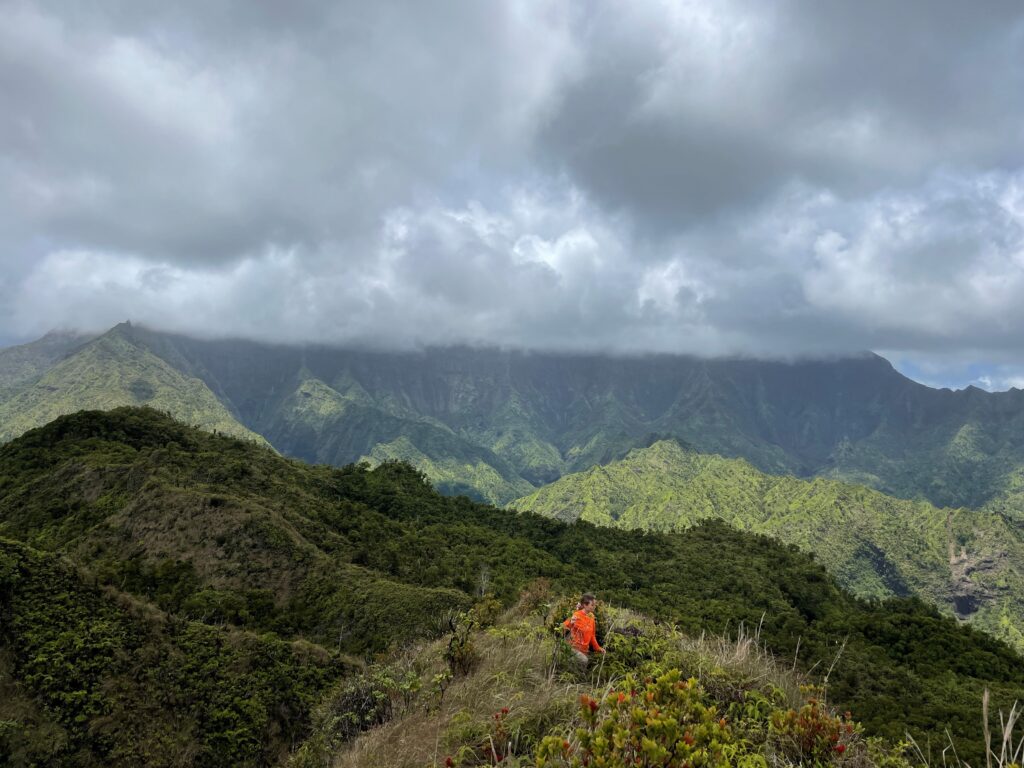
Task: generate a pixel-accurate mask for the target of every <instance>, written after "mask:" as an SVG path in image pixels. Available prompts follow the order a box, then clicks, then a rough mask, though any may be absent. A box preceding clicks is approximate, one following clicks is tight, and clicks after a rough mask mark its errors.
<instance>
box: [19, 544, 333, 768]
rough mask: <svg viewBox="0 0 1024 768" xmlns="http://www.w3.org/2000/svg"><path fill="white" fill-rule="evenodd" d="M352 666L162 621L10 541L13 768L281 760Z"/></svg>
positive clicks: (302, 650)
mask: <svg viewBox="0 0 1024 768" xmlns="http://www.w3.org/2000/svg"><path fill="white" fill-rule="evenodd" d="M345 669H346V666H345V665H344V664H343V663H342V662H341V661H340V660H339V659H338V658H337V657H336V656H332V655H331V654H328V653H326V652H325V651H323V650H322V649H319V648H316V647H315V646H312V645H310V644H308V643H293V642H286V641H284V640H281V639H279V638H277V637H274V636H267V635H258V634H253V633H250V632H244V631H240V630H236V629H230V628H216V627H212V626H209V625H207V624H201V623H199V622H194V621H185V620H183V619H181V618H178V617H175V616H173V615H166V614H164V613H162V612H160V611H157V610H156V609H154V608H152V607H151V606H147V605H145V604H140V603H138V602H136V601H135V600H133V599H129V598H128V597H126V596H124V595H121V594H119V593H117V592H115V591H112V590H109V589H107V590H101V589H99V588H98V587H97V586H94V585H90V584H88V583H85V582H83V580H82V578H81V577H80V576H79V574H78V573H77V572H76V571H75V569H74V568H72V567H70V566H69V565H67V564H66V563H64V562H62V561H61V560H60V559H59V558H57V557H56V556H54V555H49V554H43V553H40V552H37V551H34V550H32V549H29V548H27V547H25V546H24V545H21V544H17V543H14V542H12V541H8V540H3V539H0V673H2V675H0V678H3V682H0V686H3V687H6V688H7V689H8V691H7V693H8V695H6V696H2V697H0V763H2V764H4V765H81V766H84V765H97V766H99V765H103V766H108V765H123V766H134V765H147V766H163V765H167V766H171V765H182V764H194V765H264V764H268V763H274V762H277V761H279V760H280V759H281V758H282V757H283V756H284V755H285V754H287V753H288V751H289V750H291V749H292V748H293V747H294V746H295V744H296V742H297V741H298V740H299V739H301V738H302V737H304V736H305V735H306V729H307V723H308V721H309V713H310V710H311V708H312V707H313V705H314V704H315V703H316V702H317V700H318V699H319V695H320V692H321V691H322V690H324V689H325V688H326V687H327V686H328V684H329V683H332V682H333V681H334V680H335V679H337V677H338V676H339V675H342V674H344V672H345ZM7 680H13V681H16V686H11V685H10V683H8V682H7Z"/></svg>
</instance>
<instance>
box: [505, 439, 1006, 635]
mask: <svg viewBox="0 0 1024 768" xmlns="http://www.w3.org/2000/svg"><path fill="white" fill-rule="evenodd" d="M510 507H511V508H512V509H515V510H519V511H530V512H535V513H538V514H544V515H548V516H551V517H556V518H558V519H560V520H563V521H566V522H572V521H575V520H580V519H582V520H586V521H588V522H592V523H596V524H600V525H609V526H617V527H625V528H640V529H645V530H682V529H685V528H687V527H689V526H691V525H694V524H697V523H698V522H700V521H701V520H703V519H708V518H713V519H720V520H723V521H725V522H726V523H728V524H730V525H733V526H735V527H739V528H740V529H742V530H749V531H754V532H758V533H763V534H767V535H771V536H773V537H775V538H778V539H779V540H781V541H784V542H786V543H790V544H796V545H798V546H800V547H801V548H802V549H804V550H806V551H809V552H814V553H815V554H816V555H817V556H818V557H819V558H820V559H821V560H822V562H824V563H827V565H828V567H829V570H830V571H831V572H832V573H834V574H835V575H836V576H837V578H838V580H839V582H840V583H841V584H843V586H845V587H846V588H848V589H850V590H851V591H853V592H854V594H857V595H860V596H862V597H865V598H876V599H877V598H884V597H887V596H892V595H907V594H916V595H918V596H920V597H923V598H925V599H928V600H930V601H933V602H935V603H936V604H938V605H940V606H943V607H944V609H945V610H946V612H947V613H950V614H953V613H955V614H956V615H958V616H960V617H961V618H964V619H969V620H970V621H972V622H975V623H977V624H978V626H980V627H983V628H985V629H986V630H988V631H990V632H993V633H995V634H997V635H998V636H1001V637H1004V639H1006V640H1007V641H1009V642H1013V643H1014V644H1015V645H1016V646H1017V647H1018V648H1020V649H1022V650H1024V601H1022V600H1021V599H1020V596H1021V595H1024V579H1022V578H1021V575H1022V572H1024V536H1021V534H1020V531H1019V530H1017V529H1016V528H1014V527H1013V526H1012V525H1011V524H1010V523H1009V522H1008V521H1006V520H1005V519H1004V518H1003V517H1002V516H1001V515H1000V514H998V513H995V512H986V511H972V510H967V509H962V508H961V509H938V508H935V507H933V506H931V505H930V504H928V503H927V502H922V501H918V502H914V501H906V500H900V499H895V498H893V497H889V496H885V495H884V494H881V493H879V492H878V491H874V490H872V489H869V488H865V487H863V486H857V485H852V484H848V483H844V482H840V481H836V480H831V479H828V478H814V479H811V480H802V479H798V478H794V477H791V476H779V475H768V474H765V473H762V472H760V471H758V470H757V469H756V468H755V467H753V466H752V465H751V464H750V463H749V462H747V461H745V460H743V459H727V458H723V457H721V456H716V455H713V454H701V453H697V452H695V451H693V450H688V449H685V448H683V447H681V446H679V445H678V444H677V443H675V442H674V441H670V440H669V441H660V442H657V443H654V444H653V445H651V446H649V447H647V448H642V449H634V450H633V451H631V452H630V453H629V454H628V455H627V456H626V457H625V458H624V459H621V460H618V461H616V462H612V463H610V464H607V465H603V466H597V467H593V468H591V469H589V470H586V471H584V472H581V473H576V474H572V475H566V476H565V477H562V478H561V479H559V480H557V481H555V482H554V483H552V484H550V485H547V486H545V487H543V488H541V489H538V490H537V491H535V492H533V493H532V494H530V495H529V496H526V497H524V498H522V499H518V500H516V501H514V502H512V504H511V505H510Z"/></svg>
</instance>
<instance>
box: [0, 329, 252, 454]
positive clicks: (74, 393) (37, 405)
mask: <svg viewBox="0 0 1024 768" xmlns="http://www.w3.org/2000/svg"><path fill="white" fill-rule="evenodd" d="M24 378H25V377H22V379H24ZM142 404H145V405H148V406H150V407H152V408H157V409H160V410H164V411H167V412H168V413H171V414H173V415H174V416H175V417H177V418H179V419H181V420H182V421H185V422H186V423H189V424H194V425H196V426H199V427H202V428H203V429H209V430H217V431H220V432H223V433H225V434H228V435H233V436H237V437H244V438H246V439H249V440H254V441H256V442H260V443H264V444H265V442H266V441H265V440H264V439H263V438H262V437H260V436H259V435H257V434H255V433H253V432H251V431H250V430H248V429H246V428H245V427H243V426H242V425H241V424H239V423H238V421H237V420H236V419H235V418H234V417H233V416H232V415H231V413H230V412H229V411H228V409H227V408H226V407H225V406H224V405H223V404H222V403H221V402H220V401H219V400H218V399H217V398H216V396H215V395H214V394H213V393H212V392H211V391H210V390H209V388H208V387H207V386H206V385H205V384H203V382H202V381H200V380H199V379H196V378H190V377H188V376H185V375H183V374H182V373H181V372H180V371H178V370H176V369H175V368H173V367H172V366H170V365H168V364H167V363H166V362H164V361H163V360H161V359H160V358H158V357H156V356H155V355H153V354H152V353H150V352H148V351H147V350H145V349H143V348H141V347H139V346H137V345H136V344H134V343H133V341H132V339H131V337H130V329H129V330H128V332H126V329H122V328H121V327H120V326H119V327H118V328H115V329H114V330H113V331H110V332H109V333H107V334H105V335H103V336H101V337H100V338H98V339H96V340H94V341H91V342H89V343H88V344H86V345H85V346H83V347H82V348H81V349H79V350H78V351H77V352H75V353H74V354H73V355H71V356H70V357H67V358H65V359H63V360H61V361H59V362H57V363H56V364H55V365H53V366H52V367H50V368H49V369H48V370H46V372H45V373H43V374H42V375H41V376H38V377H37V378H35V380H34V381H32V382H31V383H30V384H28V385H27V386H23V387H22V388H20V389H19V390H18V391H17V393H16V394H13V395H12V396H10V397H8V398H7V399H6V400H3V401H2V402H0V442H3V441H6V440H10V439H12V438H14V437H17V436H18V435H20V434H22V433H23V432H26V431H27V430H29V429H32V428H34V427H38V426H41V425H43V424H46V423H47V422H49V421H52V420H53V419H55V418H56V417H57V416H61V415H63V414H66V413H73V412H75V411H77V410H81V409H84V408H116V407H118V406H124V405H142Z"/></svg>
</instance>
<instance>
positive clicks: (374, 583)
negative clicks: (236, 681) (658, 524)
mask: <svg viewBox="0 0 1024 768" xmlns="http://www.w3.org/2000/svg"><path fill="white" fill-rule="evenodd" d="M0 535H2V536H5V537H8V538H13V539H18V540H20V541H22V542H26V543H27V544H29V545H30V546H32V547H34V548H37V549H41V550H51V551H55V552H59V553H62V554H65V555H66V556H68V557H69V558H70V559H71V560H72V561H73V562H76V563H78V564H79V566H81V567H88V569H89V573H90V574H91V575H90V578H95V579H97V580H98V583H99V584H101V585H102V584H107V585H110V587H113V588H116V589H118V590H125V591H127V592H130V593H132V594H133V595H135V596H136V597H137V598H139V599H142V600H143V601H146V602H151V603H155V604H157V605H158V606H159V607H160V608H161V609H162V610H163V611H165V612H167V613H168V614H169V615H170V616H172V617H173V620H174V621H179V622H185V624H184V625H183V626H196V625H194V624H189V623H188V622H189V621H193V622H196V621H198V622H207V623H213V624H217V625H222V624H224V623H229V624H231V625H234V626H236V627H238V628H239V629H245V630H249V631H253V632H257V633H263V632H268V631H272V632H274V633H275V634H276V635H277V636H279V637H281V638H284V639H286V640H287V639H300V638H305V639H307V640H309V641H312V642H314V643H317V644H319V645H321V646H323V647H324V648H329V649H331V651H332V652H336V651H346V652H349V653H357V654H372V653H374V652H379V651H383V650H386V649H388V648H394V647H396V646H397V647H401V646H403V645H406V644H408V643H411V642H414V641H415V639H416V638H420V637H425V636H426V637H429V636H430V635H432V634H436V633H437V632H438V631H439V626H438V623H439V622H438V618H439V617H443V616H444V615H446V614H447V613H448V612H449V611H454V610H459V609H463V608H465V607H466V606H468V605H469V604H470V602H472V601H473V600H474V599H475V596H477V595H480V594H483V593H491V594H493V595H494V596H495V597H496V598H497V599H498V600H499V601H502V602H503V603H505V604H511V603H512V602H514V601H515V600H516V599H517V598H518V596H519V593H520V591H521V589H522V588H523V587H524V586H525V585H527V584H529V583H531V582H533V581H534V580H535V579H537V578H538V577H545V578H548V579H550V580H551V582H552V583H553V585H554V586H555V588H556V589H560V590H565V591H576V590H579V589H582V588H589V589H595V590H598V591H599V592H600V594H601V596H602V597H603V598H605V599H608V600H610V601H613V602H615V603H618V604H620V605H624V606H629V607H631V608H634V609H636V610H641V611H644V612H645V613H648V614H649V615H651V616H652V617H654V618H656V619H659V620H662V621H671V622H675V623H677V624H678V626H679V627H680V628H681V629H684V630H687V631H690V632H694V633H699V632H700V631H703V630H710V631H715V632H721V631H726V630H728V629H729V628H733V629H735V627H737V625H738V624H739V623H740V622H744V623H746V625H747V626H758V625H760V626H761V636H762V638H763V640H764V641H765V642H767V643H768V645H769V646H770V647H771V648H772V649H773V650H774V651H776V652H777V653H778V654H780V655H782V656H783V657H786V658H790V659H793V658H794V656H796V659H797V664H798V665H800V666H805V667H808V668H809V667H811V666H813V665H815V664H816V663H817V664H819V668H827V666H828V665H829V664H831V663H832V661H833V660H835V658H836V656H837V652H838V649H839V647H840V645H841V644H842V643H843V641H844V640H845V643H846V644H845V648H844V649H843V651H842V653H841V655H839V658H838V661H837V662H836V664H835V668H834V670H833V672H832V675H831V678H830V689H831V691H832V694H831V695H832V696H833V698H834V700H835V701H836V702H837V703H839V704H840V705H843V706H847V707H849V708H851V709H853V710H854V711H855V712H856V713H857V716H858V717H859V718H860V719H861V720H862V721H863V722H864V725H865V728H866V729H867V731H868V732H869V733H873V734H877V735H884V736H888V737H890V738H894V739H898V738H901V737H902V735H903V732H904V730H905V729H907V728H909V729H911V730H912V731H913V732H914V733H916V734H919V735H920V734H929V733H930V734H937V732H938V731H941V729H942V728H943V727H945V726H946V725H948V727H949V728H950V730H951V731H952V733H953V734H954V735H955V736H956V737H957V738H959V739H962V744H963V750H964V751H965V752H966V753H967V754H977V753H978V751H979V749H980V742H979V738H978V733H977V728H976V727H975V723H976V721H977V707H978V701H979V699H980V695H981V691H982V689H983V688H985V687H988V688H990V689H991V690H992V691H993V697H994V702H995V704H996V705H997V706H1008V703H1009V700H1010V699H1012V698H1013V697H1014V696H1016V695H1019V692H1020V690H1021V689H1022V687H1024V663H1022V661H1021V659H1020V657H1019V656H1017V655H1016V654H1014V653H1013V652H1012V651H1011V650H1010V649H1009V648H1007V647H1006V646H1005V645H1002V644H1000V643H997V642H996V641H994V640H992V639H990V638H988V637H986V636H985V635H983V634H980V633H978V632H976V631H974V630H972V629H970V628H969V627H963V626H958V625H957V624H956V623H955V622H954V621H953V620H951V619H948V618H945V617H942V616H940V615H939V614H938V613H937V612H936V611H935V610H934V609H933V608H930V607H928V606H926V605H925V604H924V603H922V602H920V601H918V600H915V599H903V600H896V601H888V602H885V603H870V602H864V601H861V600H858V599H856V598H854V597H852V596H850V595H849V594H848V593H846V592H844V591H842V590H840V589H839V588H838V587H837V586H836V584H835V582H834V581H833V580H832V579H831V577H829V576H828V574H827V573H826V572H825V571H824V569H823V568H821V566H819V565H818V564H817V563H815V562H814V561H813V560H812V559H811V558H810V557H809V556H807V555H805V554H803V553H801V552H800V551H799V550H797V549H796V548H795V547H787V546H784V545H780V544H779V543H777V542H776V541H774V540H772V539H770V538H767V537H763V536H758V535H753V534H750V533H744V532H740V531H736V530H734V529H731V528H729V527H727V526H725V525H724V524H722V523H720V522H708V523H704V524H702V525H699V526H696V527H694V528H692V529H690V530H687V531H685V532H683V533H678V534H665V533H645V532H642V531H629V530H618V529H610V528H599V527H596V526H592V525H589V524H587V523H578V524H575V525H567V524H565V523H561V522H558V521H555V520H551V519H548V518H544V517H541V516H537V515H532V514H522V515H511V514H509V513H508V512H507V511H504V510H500V509H495V508H493V507H488V506H485V505H481V504H477V503H474V502H473V501H471V500H469V499H467V498H464V497H456V498H452V497H445V496H442V495H439V494H437V493H436V492H434V491H433V490H432V489H431V488H430V487H429V485H427V484H426V483H425V482H424V479H423V477H422V475H420V474H419V473H417V472H416V471H415V470H413V469H411V468H410V467H408V466H406V465H402V464H395V463H384V464H381V465H380V466H378V467H376V468H374V469H370V468H368V467H365V466H362V467H361V466H349V467H345V468H342V469H332V468H329V467H325V466H308V465H304V464H301V463H299V462H296V461H293V460H288V459H285V458H282V457H280V456H278V455H277V454H275V453H273V452H272V451H269V450H267V449H265V448H261V447H259V446H257V445H255V444H252V443H249V442H246V441H244V440H239V439H232V438H227V437H220V436H216V435H212V434H209V433H205V432H202V431H199V430H196V429H193V428H189V427H185V426H183V425H182V424H180V423H177V422H175V421H173V420H171V419H170V418H168V417H166V416H163V415H161V414H159V413H157V412H154V411H151V410H148V409H141V410H139V409H118V410H115V411H112V412H82V413H78V414H74V415H71V416H66V417H62V418H60V419H58V420H57V421H55V422H53V423H52V424H50V425H48V426H46V427H44V428H42V429H37V430H33V431H30V432H29V433H27V434H25V435H24V436H23V437H21V438H19V439H18V440H15V441H13V442H11V443H9V444H7V445H5V446H3V447H0ZM44 581H46V582H47V583H49V581H52V580H44ZM13 588H14V590H15V593H14V595H13V597H10V598H5V599H6V600H7V603H5V605H10V604H14V605H22V606H29V607H31V606H35V605H36V604H37V603H38V602H40V601H39V600H37V599H28V600H25V601H22V602H19V601H21V600H22V596H19V594H18V593H17V590H18V589H20V587H18V583H17V582H15V584H14V587H13ZM54 589H56V590H57V591H58V592H61V591H63V590H65V589H66V588H65V587H62V586H61V585H60V584H56V585H55V586H54ZM8 594H10V593H8ZM68 594H69V597H68V598H67V602H69V604H72V605H73V604H76V603H77V602H78V601H79V599H80V598H79V597H78V596H77V594H78V593H75V592H73V591H71V592H69V593H68ZM90 594H92V593H90ZM12 600H13V603H12ZM85 613H87V614H89V615H92V613H93V611H92V609H89V610H87V611H85ZM169 620H170V619H169ZM36 623H37V622H36V621H35V620H32V621H28V622H26V624H25V625H24V626H26V627H31V626H34V625H35V624H36ZM5 626H7V623H6V622H5ZM197 631H199V630H197ZM201 631H207V630H201ZM217 631H221V632H222V631H225V630H217ZM76 637H78V638H79V642H80V644H81V645H82V646H83V647H85V648H89V647H90V645H91V642H92V641H91V640H86V641H82V640H81V638H82V637H86V638H88V637H90V635H89V633H88V632H85V633H84V634H83V633H77V634H76ZM26 642H35V641H33V640H31V638H29V639H28V640H26V639H24V636H23V638H22V639H20V640H17V643H21V644H22V645H20V646H19V645H17V644H15V645H13V646H12V645H11V643H12V641H10V640H8V639H5V640H4V652H5V653H8V654H10V653H11V651H10V649H11V648H12V647H13V648H14V651H13V653H14V658H15V659H16V661H15V662H14V674H15V676H16V679H17V680H18V681H19V682H20V683H21V686H22V690H23V691H24V692H25V694H26V696H27V697H28V699H29V701H30V703H32V705H33V706H34V707H37V710H36V711H37V712H38V713H42V715H41V716H44V717H45V718H48V722H55V721H59V722H61V723H62V727H65V728H67V727H69V726H66V725H63V721H60V717H61V716H62V715H61V711H62V707H63V704H61V703H60V700H55V699H53V698H52V697H51V696H50V694H48V693H47V689H46V687H45V686H44V687H39V686H41V685H42V682H40V681H38V680H36V678H33V677H32V676H31V675H30V674H29V672H28V670H29V669H30V668H29V666H27V664H28V662H27V661H25V659H26V658H28V657H26V656H23V655H21V654H22V653H23V652H22V651H19V650H18V648H20V647H25V646H24V643H26ZM274 642H277V641H274ZM798 646H799V651H798ZM187 653H190V652H188V651H186V654H187ZM5 658H6V657H5ZM19 659H20V660H19ZM72 666H74V665H72ZM230 666H231V665H230V664H228V665H227V668H230ZM74 674H76V673H75V671H74V669H66V670H65V669H63V668H59V667H58V668H57V673H56V677H55V680H54V681H53V682H52V684H53V685H57V686H58V688H59V689H60V690H70V689H71V688H73V687H74V686H75V685H76V683H75V682H74V680H73V679H72V678H73V676H74ZM225 674H228V673H225ZM311 674H312V673H311ZM65 676H69V678H68V679H65ZM50 684H51V683H47V685H50ZM189 684H190V683H189V682H188V681H187V680H185V681H184V682H182V685H183V686H187V685H189ZM310 686H311V687H310V688H309V689H308V690H306V691H305V694H304V695H307V696H309V697H312V696H313V694H314V691H315V690H316V686H315V685H312V684H310ZM75 690H78V689H75ZM136 695H138V694H137V692H135V693H133V692H132V691H131V690H126V691H125V693H124V696H125V702H126V703H125V704H124V706H130V704H128V703H127V702H132V701H134V697H135V696H136ZM157 701H161V700H159V699H158V700H157ZM140 706H141V705H140ZM161 706H162V705H161ZM169 711H170V710H169ZM172 716H173V715H172V714H168V715H167V717H172ZM33 717H35V716H34V715H32V714H31V713H29V715H27V716H26V717H25V718H23V719H21V720H19V719H17V718H14V720H15V721H16V722H18V723H20V725H17V726H14V728H15V729H20V731H19V732H21V733H27V734H28V735H27V736H25V738H31V739H40V738H42V736H41V735H40V734H41V733H42V731H41V730H40V729H42V728H43V726H42V725H38V726H37V725H36V724H35V723H37V722H38V719H33ZM300 719H301V718H300ZM88 723H89V720H88V717H87V718H86V720H85V721H83V722H82V723H79V724H78V725H76V726H75V728H76V729H78V730H77V731H75V732H74V733H73V734H72V736H71V737H69V738H72V739H73V740H77V741H75V743H82V742H80V739H81V738H83V737H82V736H81V733H83V732H86V731H88V732H89V733H91V732H92V730H90V727H89V725H88ZM5 727H6V726H5ZM140 727H142V726H140ZM301 727H302V726H300V725H296V726H295V731H296V732H297V731H299V730H301ZM75 734H77V735H75ZM140 738H142V737H140ZM145 738H146V739H148V738H149V735H146V736H145ZM154 738H155V737H154ZM204 738H206V737H204ZM219 738H220V737H219V736H217V735H216V734H210V735H209V737H208V739H207V741H208V742H210V743H220V742H219V741H218V739H219ZM253 738H255V737H253ZM256 741H259V739H256ZM260 743H261V744H263V743H265V742H260ZM89 748H92V747H89ZM261 748H265V747H261ZM95 754H99V753H95ZM185 762H187V761H185Z"/></svg>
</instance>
